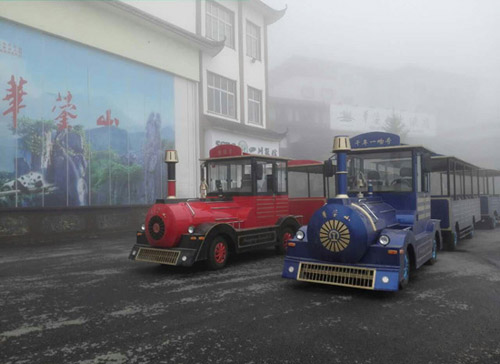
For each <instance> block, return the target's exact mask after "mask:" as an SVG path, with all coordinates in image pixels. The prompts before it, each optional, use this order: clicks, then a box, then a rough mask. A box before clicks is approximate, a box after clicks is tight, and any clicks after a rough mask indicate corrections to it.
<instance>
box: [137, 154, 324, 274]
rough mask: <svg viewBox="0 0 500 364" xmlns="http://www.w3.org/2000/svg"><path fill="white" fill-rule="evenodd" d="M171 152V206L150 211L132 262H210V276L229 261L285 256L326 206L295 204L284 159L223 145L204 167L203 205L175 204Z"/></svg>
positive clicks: (314, 201)
mask: <svg viewBox="0 0 500 364" xmlns="http://www.w3.org/2000/svg"><path fill="white" fill-rule="evenodd" d="M177 162H178V158H177V155H176V153H175V152H174V151H167V153H166V163H167V166H168V178H169V181H168V184H169V188H168V191H169V198H167V199H160V200H157V201H156V203H155V204H154V205H153V206H151V208H150V209H149V210H148V212H147V215H146V219H145V223H144V225H143V226H142V228H141V231H138V232H137V242H136V244H135V245H134V246H133V248H132V250H131V252H130V255H129V258H130V259H132V260H135V261H143V262H150V263H159V264H166V265H182V266H191V265H193V264H194V263H195V262H197V261H206V263H207V265H208V267H209V268H211V269H219V268H222V267H224V266H225V264H226V262H227V259H228V256H229V254H230V253H241V252H245V251H249V250H252V249H261V248H265V247H276V249H277V250H278V251H279V252H284V251H285V249H286V248H287V246H288V240H289V239H291V238H292V237H293V235H294V234H295V232H296V231H297V229H298V227H299V226H300V223H299V220H301V219H303V214H302V213H301V211H302V210H303V209H305V208H307V209H308V210H311V209H315V208H317V207H319V206H321V205H322V204H324V201H325V200H324V199H318V198H311V199H307V198H303V199H300V201H299V200H297V201H294V202H293V203H292V204H291V203H290V199H289V196H288V183H287V162H288V160H287V159H285V158H280V157H271V156H262V155H252V154H246V153H243V151H242V149H241V148H240V147H238V146H234V145H220V146H217V147H215V148H213V149H212V150H210V157H209V158H207V159H205V160H202V183H201V188H200V190H201V191H200V194H201V198H194V199H177V198H175V164H176V163H177Z"/></svg>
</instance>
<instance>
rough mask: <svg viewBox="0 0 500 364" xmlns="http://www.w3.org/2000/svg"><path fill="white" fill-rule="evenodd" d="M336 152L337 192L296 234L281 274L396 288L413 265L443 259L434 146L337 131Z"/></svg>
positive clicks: (329, 166) (377, 134)
mask: <svg viewBox="0 0 500 364" xmlns="http://www.w3.org/2000/svg"><path fill="white" fill-rule="evenodd" d="M351 146H352V147H351ZM333 152H334V153H335V154H336V161H337V163H336V172H335V174H336V177H337V180H336V184H337V195H336V197H335V198H333V199H329V200H328V201H327V203H326V204H325V205H324V206H323V207H321V208H320V209H319V210H317V211H316V212H315V213H314V214H313V216H312V218H311V220H310V221H309V224H308V225H307V226H302V227H301V228H300V229H299V231H298V232H297V234H296V235H295V237H294V239H292V240H291V241H290V242H289V244H288V249H287V255H286V258H285V264H284V268H283V274H282V275H283V277H284V278H289V279H295V280H298V281H306V282H315V283H323V284H330V285H338V286H348V287H355V288H363V289H372V290H384V291H396V290H398V289H400V288H402V287H404V286H405V285H407V284H408V281H409V279H410V272H411V270H412V269H416V268H419V267H420V266H422V265H423V264H424V263H429V264H433V263H434V262H435V261H436V258H437V251H438V249H439V248H440V245H441V231H440V224H439V220H435V219H431V216H430V213H431V211H430V209H431V204H430V167H429V163H430V155H431V152H430V151H429V150H427V149H425V148H423V147H420V146H410V145H401V144H400V139H399V136H397V135H395V134H390V133H381V132H374V133H366V134H361V135H358V136H356V137H354V138H351V139H349V138H348V137H346V136H338V137H335V139H334V150H333ZM330 169H333V167H332V164H331V162H330V163H325V173H326V174H329V173H328V170H330Z"/></svg>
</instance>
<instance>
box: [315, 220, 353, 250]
mask: <svg viewBox="0 0 500 364" xmlns="http://www.w3.org/2000/svg"><path fill="white" fill-rule="evenodd" d="M319 240H320V241H321V244H323V246H324V247H325V248H326V249H328V250H330V251H332V252H334V253H338V252H341V251H342V250H344V249H345V248H347V246H348V245H349V242H350V241H351V234H350V233H349V229H348V228H347V226H346V225H345V224H344V223H343V222H341V221H338V220H328V221H327V222H325V223H324V224H323V226H321V229H320V230H319Z"/></svg>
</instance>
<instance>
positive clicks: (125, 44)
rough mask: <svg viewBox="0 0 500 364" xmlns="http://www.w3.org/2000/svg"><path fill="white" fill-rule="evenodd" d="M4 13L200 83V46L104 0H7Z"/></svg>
mask: <svg viewBox="0 0 500 364" xmlns="http://www.w3.org/2000/svg"><path fill="white" fill-rule="evenodd" d="M0 16H1V17H3V18H6V19H9V20H12V21H15V22H18V23H21V24H24V25H27V26H30V27H32V28H35V29H38V30H42V31H44V32H48V33H51V34H55V35H57V36H59V37H63V38H66V39H69V40H73V41H76V42H79V43H83V44H86V45H89V46H92V47H95V48H98V49H101V50H104V51H106V52H110V53H113V54H116V55H119V56H122V57H125V58H128V59H131V60H135V61H138V62H141V63H144V64H147V65H150V66H153V67H156V68H159V69H161V70H164V71H168V72H171V73H174V74H176V75H179V76H182V77H186V78H189V79H192V80H195V81H198V79H199V57H198V50H196V49H195V48H194V47H192V46H190V45H188V44H186V43H184V42H182V41H180V40H176V39H173V38H172V36H171V35H170V34H169V33H168V32H167V31H166V30H164V29H162V28H160V27H159V26H157V25H154V24H152V23H148V22H147V21H145V20H143V19H140V18H138V17H137V16H135V15H132V14H130V13H129V12H127V11H124V10H121V9H118V8H116V7H114V6H110V5H109V4H106V2H100V1H29V2H25V1H2V2H0Z"/></svg>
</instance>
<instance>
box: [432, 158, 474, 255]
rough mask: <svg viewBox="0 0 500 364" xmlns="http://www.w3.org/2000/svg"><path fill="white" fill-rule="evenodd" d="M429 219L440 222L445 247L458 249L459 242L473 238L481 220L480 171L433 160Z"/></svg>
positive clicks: (450, 161)
mask: <svg viewBox="0 0 500 364" xmlns="http://www.w3.org/2000/svg"><path fill="white" fill-rule="evenodd" d="M431 170H432V181H433V183H432V198H431V216H432V218H434V219H439V220H440V221H441V231H442V232H443V243H444V246H445V247H446V248H447V249H449V250H454V249H455V248H456V247H457V244H458V241H459V240H460V239H462V238H472V237H473V236H474V229H475V226H476V223H477V222H479V221H480V220H481V202H480V198H479V187H478V178H477V175H478V170H479V168H478V167H476V166H474V165H472V164H470V163H467V162H464V161H462V160H460V159H458V158H455V157H451V156H437V155H436V156H433V157H432V158H431Z"/></svg>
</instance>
